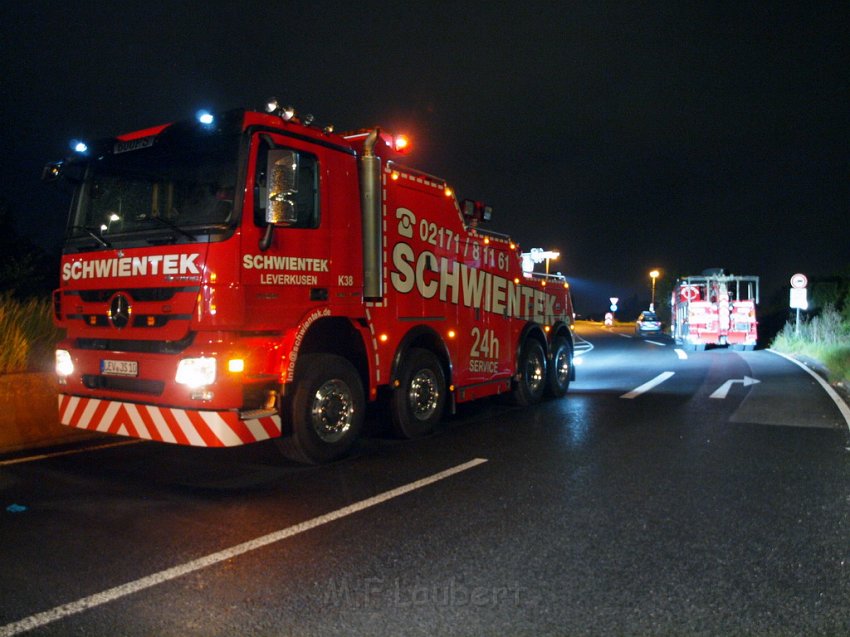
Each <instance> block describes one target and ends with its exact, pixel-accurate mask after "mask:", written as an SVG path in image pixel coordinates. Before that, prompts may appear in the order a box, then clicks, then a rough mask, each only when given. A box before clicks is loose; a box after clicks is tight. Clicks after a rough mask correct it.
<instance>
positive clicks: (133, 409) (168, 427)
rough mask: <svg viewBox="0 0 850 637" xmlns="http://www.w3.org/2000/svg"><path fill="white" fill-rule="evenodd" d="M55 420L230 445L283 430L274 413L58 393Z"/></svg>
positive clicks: (133, 434)
mask: <svg viewBox="0 0 850 637" xmlns="http://www.w3.org/2000/svg"><path fill="white" fill-rule="evenodd" d="M59 422H60V423H61V424H63V425H65V426H68V427H76V428H78V429H86V430H88V431H99V432H102V433H109V434H114V435H118V436H129V437H131V438H141V439H144V440H156V441H159V442H170V443H173V444H179V445H189V446H194V447H234V446H237V445H244V444H248V443H251V442H259V441H261V440H268V439H269V438H275V437H278V436H280V434H281V419H280V416H279V415H278V414H277V413H274V412H272V411H267V412H258V411H255V412H247V413H242V414H240V413H239V412H238V411H212V410H202V409H178V408H173V407H158V406H156V405H148V404H142V403H132V402H125V401H118V400H102V399H99V398H88V397H85V396H73V395H70V394H59Z"/></svg>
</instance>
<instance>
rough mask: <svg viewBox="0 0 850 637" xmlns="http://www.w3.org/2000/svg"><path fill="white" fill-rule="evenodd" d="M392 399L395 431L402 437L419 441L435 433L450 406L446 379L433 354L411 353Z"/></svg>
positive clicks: (414, 350)
mask: <svg viewBox="0 0 850 637" xmlns="http://www.w3.org/2000/svg"><path fill="white" fill-rule="evenodd" d="M397 380H398V385H397V386H396V388H395V389H394V390H393V393H392V396H391V398H390V414H391V416H392V423H393V429H394V430H395V432H396V433H397V434H398V435H399V436H401V437H402V438H418V437H420V436H425V435H427V434H429V433H431V432H432V431H433V430H434V427H435V426H436V425H437V423H438V422H440V419H441V418H442V417H443V409H444V408H445V405H446V377H445V374H444V373H443V368H442V366H441V365H440V361H439V360H437V357H436V356H435V355H434V354H433V353H432V352H430V351H428V350H426V349H421V348H413V349H411V350H410V351H409V352H407V354H406V356H405V358H404V361H403V362H402V363H401V367H400V369H399V373H398V377H397Z"/></svg>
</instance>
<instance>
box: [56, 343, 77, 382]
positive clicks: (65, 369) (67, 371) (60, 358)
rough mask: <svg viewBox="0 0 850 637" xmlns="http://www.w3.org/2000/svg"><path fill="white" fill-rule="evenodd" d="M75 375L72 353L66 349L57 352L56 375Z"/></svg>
mask: <svg viewBox="0 0 850 637" xmlns="http://www.w3.org/2000/svg"><path fill="white" fill-rule="evenodd" d="M73 373H74V361H73V360H71V352H69V351H68V350H66V349H57V350H56V375H57V376H60V377H63V378H64V377H66V376H70V375H71V374H73Z"/></svg>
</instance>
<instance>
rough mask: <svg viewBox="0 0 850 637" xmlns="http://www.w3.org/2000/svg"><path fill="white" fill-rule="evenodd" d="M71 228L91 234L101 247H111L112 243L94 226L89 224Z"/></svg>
mask: <svg viewBox="0 0 850 637" xmlns="http://www.w3.org/2000/svg"><path fill="white" fill-rule="evenodd" d="M71 230H82V231H83V232H85V233H86V234H87V235H89V236H90V237H91V238H92V239H94V240H95V241H97V242H98V243H99V244H100V245H101V247H103V248H111V247H112V244H111V243H109V241H107V240H106V239H104V238H103V237H102V236H101V234H100V233H99V232H98V231H97V230H95V229H94V228H89V227H88V226H71Z"/></svg>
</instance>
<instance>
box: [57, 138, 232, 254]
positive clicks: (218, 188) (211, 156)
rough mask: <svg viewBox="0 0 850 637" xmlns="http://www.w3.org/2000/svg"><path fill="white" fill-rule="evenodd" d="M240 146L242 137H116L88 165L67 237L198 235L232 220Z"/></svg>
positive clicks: (107, 239) (110, 239) (108, 239)
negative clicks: (131, 140) (133, 139)
mask: <svg viewBox="0 0 850 637" xmlns="http://www.w3.org/2000/svg"><path fill="white" fill-rule="evenodd" d="M238 151H239V139H238V136H234V135H226V136H225V135H216V134H207V135H203V134H200V133H197V132H191V133H188V134H187V132H180V131H178V132H177V133H173V134H169V132H168V131H166V132H165V133H163V134H161V135H160V136H158V137H156V138H154V137H149V138H143V139H141V140H139V142H138V143H135V144H133V143H130V144H128V143H121V142H119V143H116V144H115V145H114V147H113V152H108V153H105V154H103V155H101V156H99V157H98V158H97V159H93V160H91V161H90V162H89V163H88V164H87V165H86V166H85V169H84V173H83V175H84V177H83V179H82V181H81V182H80V183H79V185H78V186H77V190H76V193H75V197H74V204H73V207H72V214H71V220H70V223H69V229H68V238H69V239H75V238H84V239H86V240H87V241H89V242H90V241H91V239H92V238H98V237H100V238H102V239H103V240H104V242H105V243H106V244H107V245H111V244H113V243H114V242H115V241H116V240H118V241H120V240H121V239H122V238H124V239H128V240H132V239H134V238H141V237H143V236H146V235H150V234H156V235H158V236H160V237H161V236H162V235H163V233H165V234H171V235H174V238H175V239H177V238H178V237H179V238H180V239H181V240H185V239H187V238H188V239H190V240H191V239H193V238H194V237H195V235H194V234H193V232H194V233H197V234H201V233H203V232H204V230H205V229H208V228H212V227H221V226H222V225H223V224H229V223H230V222H231V221H232V217H233V213H234V196H235V192H236V177H237V156H238ZM99 243H100V242H99Z"/></svg>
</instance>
